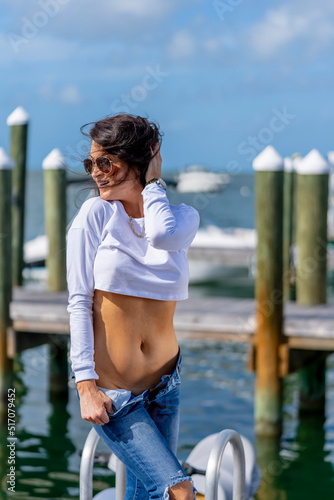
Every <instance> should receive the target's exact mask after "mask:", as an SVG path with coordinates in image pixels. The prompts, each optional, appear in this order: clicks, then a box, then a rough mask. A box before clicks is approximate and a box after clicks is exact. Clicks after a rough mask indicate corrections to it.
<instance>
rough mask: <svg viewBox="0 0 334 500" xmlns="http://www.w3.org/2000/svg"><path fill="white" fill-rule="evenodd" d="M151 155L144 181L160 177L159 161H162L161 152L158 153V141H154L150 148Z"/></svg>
mask: <svg viewBox="0 0 334 500" xmlns="http://www.w3.org/2000/svg"><path fill="white" fill-rule="evenodd" d="M152 156H153V158H152V159H151V161H150V163H149V165H148V169H147V172H146V176H145V179H146V182H147V181H149V180H151V179H154V178H159V177H161V163H162V158H161V153H160V144H159V142H157V143H156V145H155V146H154V148H153V150H152Z"/></svg>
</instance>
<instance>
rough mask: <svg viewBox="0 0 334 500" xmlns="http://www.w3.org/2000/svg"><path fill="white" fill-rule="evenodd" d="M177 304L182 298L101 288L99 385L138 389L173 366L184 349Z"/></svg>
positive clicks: (97, 301)
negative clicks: (176, 323) (156, 297)
mask: <svg viewBox="0 0 334 500" xmlns="http://www.w3.org/2000/svg"><path fill="white" fill-rule="evenodd" d="M175 306H176V301H163V300H154V299H146V298H142V297H133V296H130V295H121V294H117V293H113V292H104V291H101V290H95V292H94V304H93V318H94V349H95V355H94V360H95V371H96V373H97V374H98V376H99V379H98V380H96V385H97V386H99V387H103V388H105V389H126V390H129V391H131V392H132V393H133V394H134V395H138V394H141V393H142V392H143V391H144V390H146V389H152V388H153V387H155V386H156V385H157V383H158V382H159V381H160V379H161V377H162V375H165V374H170V373H172V372H173V370H174V368H175V363H176V360H177V356H178V350H179V346H178V343H177V339H176V335H175V330H174V326H173V317H174V311H175Z"/></svg>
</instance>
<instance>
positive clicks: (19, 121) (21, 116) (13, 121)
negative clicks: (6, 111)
mask: <svg viewBox="0 0 334 500" xmlns="http://www.w3.org/2000/svg"><path fill="white" fill-rule="evenodd" d="M28 121H29V115H28V113H27V112H26V110H25V109H23V108H22V106H19V107H18V108H16V109H14V111H13V113H11V114H10V115H9V116H8V118H7V125H9V126H10V127H11V126H12V125H25V124H26V123H28Z"/></svg>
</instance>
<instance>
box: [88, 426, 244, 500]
mask: <svg viewBox="0 0 334 500" xmlns="http://www.w3.org/2000/svg"><path fill="white" fill-rule="evenodd" d="M99 439H100V437H99V435H98V434H97V432H96V431H95V429H94V428H92V429H91V430H90V432H89V434H88V436H87V439H86V441H85V445H84V447H83V450H82V456H81V463H80V500H92V498H93V466H94V457H95V451H96V447H97V444H98V442H99ZM227 443H231V445H232V448H233V500H245V499H246V481H245V453H244V447H243V444H242V441H241V438H240V436H239V434H238V433H237V432H235V431H233V430H231V429H226V430H224V431H222V432H220V433H219V434H218V436H217V438H216V440H215V442H214V444H213V447H212V449H211V452H210V456H209V461H208V465H207V469H206V474H205V500H218V479H219V473H220V466H221V461H222V458H223V454H224V451H225V448H226V445H227ZM125 482H126V469H125V466H124V464H123V463H122V462H121V461H120V460H119V459H118V458H117V457H116V500H122V499H124V496H125Z"/></svg>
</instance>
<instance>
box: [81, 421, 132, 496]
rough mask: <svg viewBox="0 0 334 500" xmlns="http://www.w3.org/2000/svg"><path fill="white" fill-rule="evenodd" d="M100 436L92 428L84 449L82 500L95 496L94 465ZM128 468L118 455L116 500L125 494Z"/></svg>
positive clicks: (82, 457) (82, 460) (82, 456)
mask: <svg viewBox="0 0 334 500" xmlns="http://www.w3.org/2000/svg"><path fill="white" fill-rule="evenodd" d="M99 439H100V436H99V435H98V433H97V432H96V430H95V429H94V427H93V428H92V429H91V430H90V432H89V434H88V436H87V438H86V441H85V445H84V447H83V450H82V455H81V463H80V500H92V498H93V467H94V457H95V451H96V447H97V444H98V442H99ZM125 483H126V469H125V466H124V464H123V463H122V462H121V461H120V460H119V459H118V458H117V457H116V500H123V499H124V496H125Z"/></svg>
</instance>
